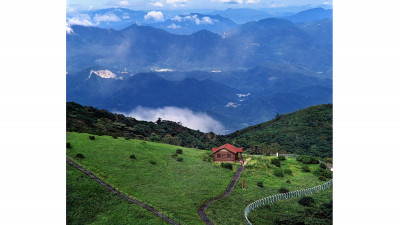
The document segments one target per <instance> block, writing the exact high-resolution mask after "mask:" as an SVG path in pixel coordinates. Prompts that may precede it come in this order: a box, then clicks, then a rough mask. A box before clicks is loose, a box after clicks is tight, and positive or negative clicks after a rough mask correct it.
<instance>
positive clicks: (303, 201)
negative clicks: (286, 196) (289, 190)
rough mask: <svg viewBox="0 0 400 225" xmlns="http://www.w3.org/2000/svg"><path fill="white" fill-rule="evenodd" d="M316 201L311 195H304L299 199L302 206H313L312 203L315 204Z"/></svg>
mask: <svg viewBox="0 0 400 225" xmlns="http://www.w3.org/2000/svg"><path fill="white" fill-rule="evenodd" d="M314 202H315V201H314V199H313V198H312V197H309V196H305V197H302V198H300V199H299V201H298V203H299V204H300V205H302V206H311V205H312V204H314Z"/></svg>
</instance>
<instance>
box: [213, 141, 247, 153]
mask: <svg viewBox="0 0 400 225" xmlns="http://www.w3.org/2000/svg"><path fill="white" fill-rule="evenodd" d="M223 148H224V149H226V150H229V151H231V152H233V153H238V152H243V148H238V147H235V146H233V145H231V144H228V143H227V144H224V145H222V146H220V147H218V148H212V153H214V152H217V151H219V150H221V149H223Z"/></svg>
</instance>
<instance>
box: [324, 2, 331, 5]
mask: <svg viewBox="0 0 400 225" xmlns="http://www.w3.org/2000/svg"><path fill="white" fill-rule="evenodd" d="M322 5H332V2H324V3H322Z"/></svg>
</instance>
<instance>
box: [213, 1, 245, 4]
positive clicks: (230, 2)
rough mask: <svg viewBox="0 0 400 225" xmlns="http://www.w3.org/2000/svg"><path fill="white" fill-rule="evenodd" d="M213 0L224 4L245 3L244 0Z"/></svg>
mask: <svg viewBox="0 0 400 225" xmlns="http://www.w3.org/2000/svg"><path fill="white" fill-rule="evenodd" d="M213 2H221V3H224V4H243V0H213Z"/></svg>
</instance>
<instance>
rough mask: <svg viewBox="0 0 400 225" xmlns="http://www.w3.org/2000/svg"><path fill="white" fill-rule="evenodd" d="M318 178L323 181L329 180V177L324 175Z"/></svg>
mask: <svg viewBox="0 0 400 225" xmlns="http://www.w3.org/2000/svg"><path fill="white" fill-rule="evenodd" d="M318 179H319V180H322V181H327V180H328V179H326V177H324V176H320V177H319V178H318Z"/></svg>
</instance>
